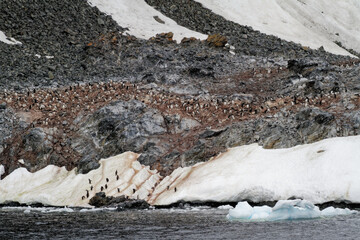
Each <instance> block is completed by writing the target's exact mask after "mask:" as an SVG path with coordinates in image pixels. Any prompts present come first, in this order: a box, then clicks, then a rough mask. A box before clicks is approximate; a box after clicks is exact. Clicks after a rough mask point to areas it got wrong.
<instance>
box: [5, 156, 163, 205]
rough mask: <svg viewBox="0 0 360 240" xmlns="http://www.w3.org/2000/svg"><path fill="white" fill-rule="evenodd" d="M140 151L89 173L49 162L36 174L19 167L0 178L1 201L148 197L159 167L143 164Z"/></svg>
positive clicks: (82, 202) (103, 162)
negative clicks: (96, 196)
mask: <svg viewBox="0 0 360 240" xmlns="http://www.w3.org/2000/svg"><path fill="white" fill-rule="evenodd" d="M138 156H139V155H138V154H135V153H132V152H126V153H123V154H120V155H118V156H115V157H110V158H107V159H102V160H100V167H99V168H98V169H95V170H92V171H90V172H89V173H87V174H76V169H73V170H72V171H67V170H66V169H65V167H62V168H59V167H56V166H53V165H49V166H47V167H45V168H43V169H41V170H39V171H37V172H35V173H30V172H28V171H27V170H26V169H25V168H18V169H16V170H15V171H13V172H12V173H11V174H10V175H8V176H7V177H5V178H4V179H3V180H1V181H0V203H4V202H7V201H16V202H19V203H25V204H29V203H42V204H45V205H52V206H84V207H87V206H89V205H88V202H89V199H90V198H91V197H93V196H94V195H95V193H97V192H100V191H102V192H105V193H106V195H108V196H115V197H116V196H120V195H127V196H129V197H131V198H134V199H137V198H138V199H145V200H146V199H147V198H148V195H149V193H150V191H152V188H153V187H154V185H155V184H156V183H158V182H159V181H160V175H159V174H158V173H157V172H156V170H150V168H149V167H145V166H143V165H141V164H140V163H139V162H138V161H136V159H137V158H138Z"/></svg>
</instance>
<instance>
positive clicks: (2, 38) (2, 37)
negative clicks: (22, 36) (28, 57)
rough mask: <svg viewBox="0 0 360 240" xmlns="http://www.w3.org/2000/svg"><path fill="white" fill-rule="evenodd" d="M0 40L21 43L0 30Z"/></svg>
mask: <svg viewBox="0 0 360 240" xmlns="http://www.w3.org/2000/svg"><path fill="white" fill-rule="evenodd" d="M0 41H1V42H4V43H7V44H21V42H19V41H16V40H15V39H14V38H10V37H7V36H6V35H5V33H3V32H2V31H0Z"/></svg>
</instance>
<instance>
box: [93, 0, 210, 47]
mask: <svg viewBox="0 0 360 240" xmlns="http://www.w3.org/2000/svg"><path fill="white" fill-rule="evenodd" d="M88 2H89V4H90V5H92V6H96V7H98V8H99V10H100V11H102V12H104V13H106V14H108V15H111V16H112V18H113V19H114V20H115V21H116V22H117V23H118V24H119V25H120V26H122V27H124V28H129V31H127V32H128V33H129V34H131V35H134V36H136V37H138V38H144V39H149V38H150V37H153V36H155V35H156V34H157V33H162V32H173V33H174V37H173V38H174V40H176V41H177V42H180V41H181V39H183V38H184V37H195V38H199V39H206V38H207V36H206V35H204V34H201V33H198V32H194V31H191V30H189V29H187V28H184V27H182V26H179V25H178V24H177V23H176V22H175V21H173V20H172V19H170V18H168V17H166V16H164V15H162V14H161V13H160V12H158V11H156V10H155V9H154V8H152V7H151V6H149V5H148V4H147V3H146V2H145V1H144V0H88ZM154 17H156V18H157V19H158V21H156V20H155V18H154Z"/></svg>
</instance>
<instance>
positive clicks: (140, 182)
mask: <svg viewBox="0 0 360 240" xmlns="http://www.w3.org/2000/svg"><path fill="white" fill-rule="evenodd" d="M359 146H360V136H354V137H343V138H332V139H327V140H323V141H320V142H317V143H313V144H307V145H301V146H296V147H293V148H288V149H274V150H266V149H263V148H262V147H260V146H258V145H257V144H252V145H247V146H241V147H236V148H232V149H229V150H228V151H227V152H225V153H222V154H220V155H218V156H217V157H215V158H213V159H211V160H209V161H208V162H204V163H199V164H197V165H195V166H192V167H186V168H178V169H176V170H175V171H174V172H173V173H172V174H171V175H170V176H167V177H165V178H164V179H163V180H162V181H161V182H160V180H161V176H160V175H159V174H158V173H157V172H156V170H150V168H149V167H147V166H143V165H141V164H140V163H139V162H138V161H137V160H136V159H137V158H138V157H139V155H138V154H135V153H131V152H126V153H123V154H120V155H118V156H114V157H111V158H108V159H102V160H100V167H99V168H98V169H95V170H92V171H90V172H89V173H87V174H76V171H75V170H72V171H67V170H66V169H65V168H64V167H63V168H59V167H56V166H52V165H50V166H47V167H46V168H44V169H42V170H40V171H38V172H35V173H29V172H28V171H27V170H26V169H25V168H18V169H16V170H15V171H13V172H12V173H11V174H10V175H8V176H7V177H5V178H4V179H3V180H0V203H4V202H6V201H17V202H20V203H33V202H40V203H43V204H45V205H53V206H89V205H88V201H89V199H90V198H91V197H92V196H94V194H95V193H96V192H100V191H103V192H105V193H106V195H108V196H115V197H116V196H120V195H124V194H125V195H127V196H129V197H131V198H135V199H137V198H139V199H144V200H146V201H148V202H149V203H150V204H153V205H168V204H172V203H175V202H178V201H203V202H206V201H217V202H230V201H231V202H239V201H242V200H250V201H253V202H261V201H277V200H281V199H288V198H290V197H295V198H303V199H306V200H308V201H310V202H312V203H314V204H317V203H324V202H329V201H347V202H352V203H360V177H359V176H360V148H359ZM0 171H1V169H0Z"/></svg>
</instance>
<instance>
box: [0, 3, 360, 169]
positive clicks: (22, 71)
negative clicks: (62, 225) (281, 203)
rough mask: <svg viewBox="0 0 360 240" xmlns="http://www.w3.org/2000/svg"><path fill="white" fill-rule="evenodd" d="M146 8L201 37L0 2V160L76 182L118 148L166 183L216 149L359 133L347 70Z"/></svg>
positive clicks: (53, 7)
mask: <svg viewBox="0 0 360 240" xmlns="http://www.w3.org/2000/svg"><path fill="white" fill-rule="evenodd" d="M146 2H147V3H148V4H150V5H152V6H154V7H155V8H156V9H158V10H159V11H161V12H162V13H163V14H165V15H167V16H168V17H170V18H172V19H174V20H175V21H176V22H177V23H178V24H180V25H182V26H185V27H187V28H189V29H192V30H195V31H197V32H200V33H204V34H208V35H209V38H208V39H207V40H206V41H200V40H197V39H194V38H187V39H183V41H182V42H181V43H176V42H175V41H173V35H172V33H163V34H158V35H156V36H154V37H153V38H151V39H149V40H143V39H138V38H136V37H134V36H130V35H126V34H122V33H123V32H124V31H125V30H126V29H125V28H123V27H122V26H119V25H118V24H117V23H116V22H115V21H113V20H112V18H111V17H110V16H106V15H105V14H104V13H102V12H100V11H99V10H98V9H97V8H96V7H91V6H90V5H89V4H88V3H87V2H86V1H73V0H64V1H35V0H34V1H10V0H3V1H1V2H0V13H1V14H0V30H1V31H3V32H4V33H5V34H6V36H8V37H13V38H15V39H16V40H18V41H20V42H22V45H8V44H5V43H2V42H0V59H2V61H1V62H0V86H1V90H0V153H1V155H0V164H2V165H4V166H5V175H7V174H9V173H10V172H12V171H13V170H14V169H16V168H18V167H26V168H27V169H28V170H29V171H36V170H39V169H41V168H43V167H44V166H46V165H48V164H54V165H57V166H66V167H67V168H68V169H72V168H74V167H78V171H79V172H82V173H86V172H88V171H90V170H91V169H94V168H97V167H98V166H99V165H98V161H99V159H100V158H103V157H109V156H112V155H116V154H119V153H122V152H124V151H134V152H137V153H141V156H140V159H139V161H140V162H141V163H143V164H147V165H150V166H151V167H152V168H156V169H158V170H160V171H161V172H162V174H169V173H170V172H171V171H172V170H173V169H174V168H176V167H178V166H188V165H192V164H194V163H196V162H200V161H206V160H208V159H209V158H210V157H212V156H215V155H217V154H218V153H219V152H222V151H224V150H225V149H226V148H229V147H234V146H240V145H244V144H249V143H253V142H258V143H259V144H261V145H263V146H264V147H265V148H284V147H290V146H295V145H298V144H304V143H311V142H315V141H319V140H321V139H324V138H329V137H335V136H349V135H359V134H360V109H359V107H360V77H359V76H360V61H359V60H358V59H354V58H350V57H343V56H337V55H333V54H330V53H327V52H325V51H322V50H321V49H320V50H311V49H308V48H306V47H302V46H300V45H299V44H295V43H292V42H286V41H284V40H281V39H279V38H277V37H275V36H267V35H265V34H262V33H260V32H258V31H254V30H253V29H252V28H251V27H247V26H241V25H238V24H236V23H234V22H230V21H227V20H226V19H224V18H223V17H221V16H218V15H216V14H214V13H213V12H211V11H210V10H208V9H205V8H203V7H202V5H200V4H198V3H196V2H194V1H189V0H181V1H162V0H156V1H155V0H146Z"/></svg>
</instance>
